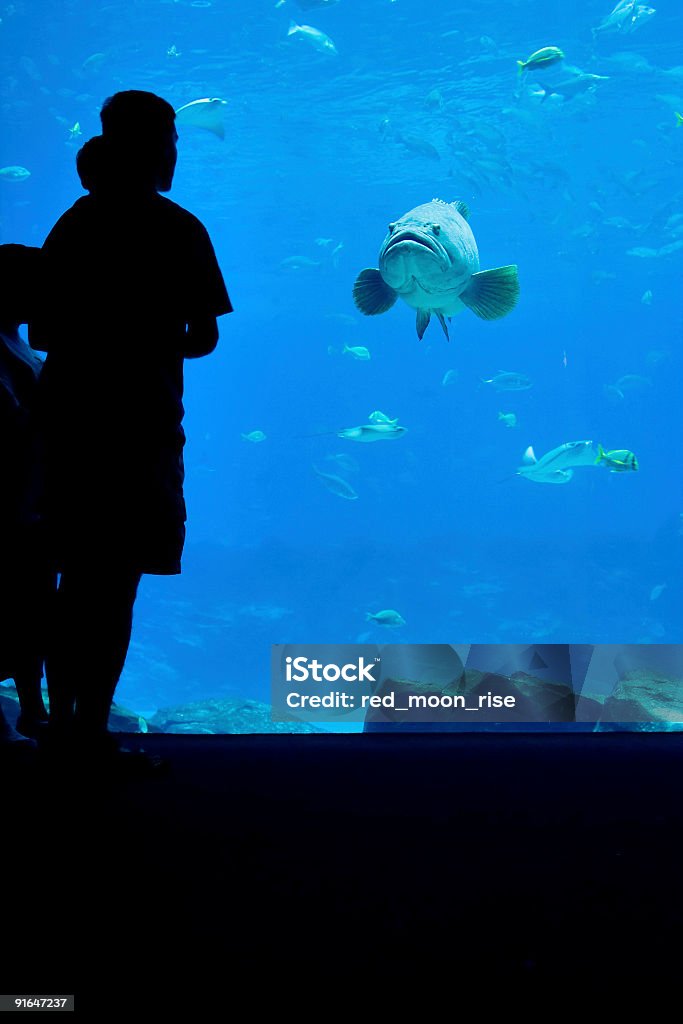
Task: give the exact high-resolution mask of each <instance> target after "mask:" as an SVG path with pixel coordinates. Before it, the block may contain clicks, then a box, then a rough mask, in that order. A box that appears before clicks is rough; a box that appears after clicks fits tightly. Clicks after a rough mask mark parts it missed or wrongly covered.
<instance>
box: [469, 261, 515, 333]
mask: <svg viewBox="0 0 683 1024" xmlns="http://www.w3.org/2000/svg"><path fill="white" fill-rule="evenodd" d="M518 298H519V276H518V274H517V267H516V266H515V265H514V264H511V265H510V266H508V267H496V269H495V270H480V271H479V273H478V274H472V277H471V279H470V283H469V285H468V286H467V288H466V289H465V291H464V292H461V294H460V301H461V302H464V303H465V305H466V306H467V308H468V309H471V310H472V312H473V313H475V314H476V315H477V316H478V317H480V318H481V319H482V320H498V319H499V318H500V317H502V316H507V314H508V313H509V312H510V311H511V310H513V309H514V308H515V306H516V305H517V299H518Z"/></svg>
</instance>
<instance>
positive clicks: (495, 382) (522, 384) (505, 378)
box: [482, 370, 533, 391]
mask: <svg viewBox="0 0 683 1024" xmlns="http://www.w3.org/2000/svg"><path fill="white" fill-rule="evenodd" d="M482 384H490V385H491V386H492V387H493V389H494V391H528V390H529V388H530V387H533V381H530V380H529V378H528V377H527V376H526V374H524V373H512V372H510V371H508V370H499V371H498V373H497V374H496V375H495V377H491V378H490V380H482Z"/></svg>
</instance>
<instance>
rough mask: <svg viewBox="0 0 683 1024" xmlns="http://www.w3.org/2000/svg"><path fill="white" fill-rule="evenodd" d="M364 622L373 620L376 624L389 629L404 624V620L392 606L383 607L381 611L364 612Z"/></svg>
mask: <svg viewBox="0 0 683 1024" xmlns="http://www.w3.org/2000/svg"><path fill="white" fill-rule="evenodd" d="M365 621H366V622H375V623H376V624H377V625H378V626H387V627H388V628H389V629H398V628H399V626H405V624H406V620H405V619H404V618H403V616H402V615H401V614H400V612H397V611H395V610H394V609H393V608H385V609H384V610H383V611H381V612H366V613H365Z"/></svg>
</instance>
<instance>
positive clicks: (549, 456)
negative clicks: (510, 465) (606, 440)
mask: <svg viewBox="0 0 683 1024" xmlns="http://www.w3.org/2000/svg"><path fill="white" fill-rule="evenodd" d="M595 460H596V453H595V451H594V449H593V442H592V441H568V442H567V443H566V444H561V445H560V446H559V447H558V448H553V449H552V451H549V452H547V453H546V454H545V455H543V456H542V457H541V458H540V459H537V458H536V456H535V454H534V450H533V448H532V447H531V445H529V447H528V448H527V450H526V451H525V452H524V457H523V459H522V461H523V463H524V465H522V466H520V467H519V469H518V470H517V475H518V476H523V477H526V479H527V480H533V481H534V483H541V484H568V483H569V481H570V480H571V478H572V476H573V475H574V473H573V470H574V467H576V466H594V465H595Z"/></svg>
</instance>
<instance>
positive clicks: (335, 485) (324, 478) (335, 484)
mask: <svg viewBox="0 0 683 1024" xmlns="http://www.w3.org/2000/svg"><path fill="white" fill-rule="evenodd" d="M313 472H314V473H315V475H316V476H317V477H318V479H319V480H320V481H321V482H322V483H323V484H324V485H325V487H326V488H327V490H328V491H330V492H331V493H332V494H336V495H337V497H338V498H346V499H347V500H348V501H355V500H356V498H357V497H358V495H357V494H356V492H355V491H354V489H353V487H352V486H351V484H348V483H347V482H346V480H342V478H341V477H340V476H336V475H335V474H334V473H322V472H321V471H320V470H319V469H318V468H317V467H316V466H314V467H313Z"/></svg>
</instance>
